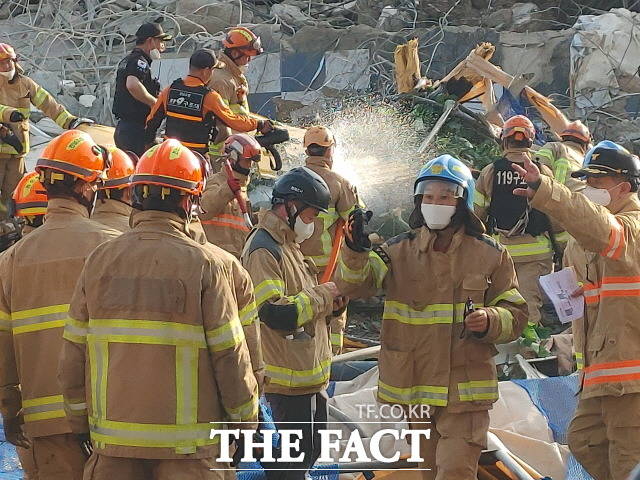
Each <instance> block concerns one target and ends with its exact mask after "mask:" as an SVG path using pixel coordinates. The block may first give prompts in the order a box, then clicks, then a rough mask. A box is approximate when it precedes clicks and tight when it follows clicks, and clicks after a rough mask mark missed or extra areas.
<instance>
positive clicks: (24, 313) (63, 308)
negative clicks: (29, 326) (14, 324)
mask: <svg viewBox="0 0 640 480" xmlns="http://www.w3.org/2000/svg"><path fill="white" fill-rule="evenodd" d="M68 311H69V304H68V303H65V304H60V305H51V306H49V307H40V308H30V309H28V310H19V311H17V312H12V313H11V319H12V320H22V319H26V318H30V317H37V316H40V315H47V314H49V313H62V312H68Z"/></svg>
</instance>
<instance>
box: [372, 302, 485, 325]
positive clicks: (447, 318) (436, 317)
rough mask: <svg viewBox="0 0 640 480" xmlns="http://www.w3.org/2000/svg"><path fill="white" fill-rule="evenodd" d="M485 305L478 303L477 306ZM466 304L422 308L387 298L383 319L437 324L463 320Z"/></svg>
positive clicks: (413, 323)
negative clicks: (418, 308)
mask: <svg viewBox="0 0 640 480" xmlns="http://www.w3.org/2000/svg"><path fill="white" fill-rule="evenodd" d="M480 306H483V305H481V304H476V307H480ZM464 308H465V304H464V303H463V302H461V303H456V304H455V305H454V304H452V303H434V304H431V305H427V306H425V307H424V308H423V309H421V310H417V309H415V308H412V307H410V306H409V305H407V304H405V303H401V302H397V301H394V300H387V301H386V302H385V304H384V312H383V315H382V318H383V320H397V321H399V322H401V323H405V324H409V325H436V324H452V323H454V321H455V322H461V321H462V316H463V314H464Z"/></svg>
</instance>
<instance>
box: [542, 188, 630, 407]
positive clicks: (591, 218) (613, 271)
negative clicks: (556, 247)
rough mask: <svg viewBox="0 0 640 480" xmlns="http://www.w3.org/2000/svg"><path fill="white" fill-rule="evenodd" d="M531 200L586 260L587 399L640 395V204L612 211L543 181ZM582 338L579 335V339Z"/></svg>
mask: <svg viewBox="0 0 640 480" xmlns="http://www.w3.org/2000/svg"><path fill="white" fill-rule="evenodd" d="M541 178H542V181H541V184H540V187H539V188H538V190H537V191H536V193H535V196H534V197H533V199H532V201H531V205H532V207H533V208H537V209H538V210H541V211H543V212H545V213H548V214H549V215H552V216H553V218H554V219H555V220H556V221H557V222H558V223H560V224H561V225H562V226H563V227H564V228H565V229H566V231H567V232H568V233H569V234H570V235H571V236H572V237H573V238H574V239H575V240H576V242H577V243H578V245H579V246H580V248H581V249H582V250H584V253H585V254H584V255H581V256H577V257H576V258H578V259H580V258H582V260H576V261H582V262H586V265H576V270H577V271H578V272H579V273H580V277H581V280H582V281H583V282H584V285H583V288H584V301H585V314H584V318H583V319H582V320H581V322H583V325H580V327H581V328H578V329H576V330H575V331H574V343H575V349H576V363H577V364H578V366H579V367H582V368H581V371H582V386H583V393H582V395H583V396H584V398H592V397H601V396H608V395H615V396H620V395H624V394H629V393H638V392H640V324H639V323H638V318H639V317H640V200H639V199H638V196H637V194H636V193H631V194H629V195H628V196H626V197H625V198H622V199H619V200H616V201H615V202H614V203H612V204H611V205H609V206H608V207H607V208H605V207H603V206H600V205H596V204H595V203H592V202H590V201H589V200H587V198H586V197H585V196H584V195H582V194H581V193H577V192H571V190H569V189H568V188H567V187H566V186H564V185H562V184H560V183H559V182H556V181H554V180H553V179H552V178H549V177H545V176H542V177H541ZM576 333H577V335H576Z"/></svg>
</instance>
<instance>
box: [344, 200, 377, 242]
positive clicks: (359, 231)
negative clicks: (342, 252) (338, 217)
mask: <svg viewBox="0 0 640 480" xmlns="http://www.w3.org/2000/svg"><path fill="white" fill-rule="evenodd" d="M372 216H373V212H372V211H371V210H363V209H361V208H355V209H354V210H353V211H352V212H351V213H350V214H349V220H347V225H346V227H345V232H344V233H345V235H344V240H345V243H346V244H347V247H349V248H350V249H351V250H353V251H354V252H368V251H369V250H371V240H369V235H368V234H367V233H366V232H365V229H364V226H365V225H367V224H368V223H369V220H371V217H372Z"/></svg>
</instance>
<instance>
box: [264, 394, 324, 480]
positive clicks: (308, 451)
mask: <svg viewBox="0 0 640 480" xmlns="http://www.w3.org/2000/svg"><path fill="white" fill-rule="evenodd" d="M265 396H266V397H267V402H268V403H269V406H270V407H271V412H272V413H273V420H274V422H275V424H276V428H277V429H278V430H302V439H301V440H300V448H299V449H292V452H291V457H293V458H295V457H297V456H299V454H300V453H303V454H304V460H303V461H302V462H289V463H276V464H270V463H269V464H267V463H266V462H264V463H263V464H262V466H263V467H264V468H265V470H267V478H268V479H270V480H271V479H273V480H304V479H305V478H306V477H305V473H306V471H307V470H308V469H309V468H310V467H311V466H312V465H313V464H314V463H315V461H316V460H317V459H318V457H319V456H320V434H319V433H318V430H322V429H324V428H326V425H327V399H326V394H325V392H324V391H322V392H319V393H311V394H308V395H281V394H277V393H267V394H266V395H265ZM285 422H286V423H285ZM274 457H275V455H274ZM276 458H277V457H276ZM276 469H277V470H276ZM293 469H296V470H293Z"/></svg>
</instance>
